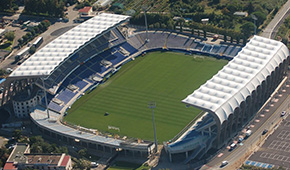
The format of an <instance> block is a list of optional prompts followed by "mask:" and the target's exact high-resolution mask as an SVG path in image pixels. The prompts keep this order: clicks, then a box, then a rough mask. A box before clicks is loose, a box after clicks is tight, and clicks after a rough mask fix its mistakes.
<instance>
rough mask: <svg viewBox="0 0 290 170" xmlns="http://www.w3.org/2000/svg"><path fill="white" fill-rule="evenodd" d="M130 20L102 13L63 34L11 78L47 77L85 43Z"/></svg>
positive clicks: (28, 60)
mask: <svg viewBox="0 0 290 170" xmlns="http://www.w3.org/2000/svg"><path fill="white" fill-rule="evenodd" d="M127 19H129V16H125V15H117V14H108V13H102V14H100V15H97V16H95V17H93V18H91V19H89V20H87V21H85V22H84V23H82V24H80V25H78V26H76V27H74V28H73V29H71V30H69V31H68V32H66V33H64V34H62V35H61V36H59V37H58V38H56V39H55V40H53V41H52V42H50V43H49V44H47V45H46V46H45V47H43V48H42V49H40V50H39V51H37V52H36V53H35V54H34V55H32V56H31V57H30V58H29V59H27V60H26V61H25V62H24V63H23V64H22V65H20V66H19V67H18V68H17V69H16V70H15V71H14V72H13V73H12V74H11V75H10V77H23V76H25V77H26V76H41V75H44V76H47V75H49V74H50V73H51V72H52V71H53V70H54V69H55V68H56V67H57V66H58V65H59V64H60V63H61V62H63V61H64V60H65V59H66V58H68V57H69V56H70V55H71V54H73V53H74V52H75V51H76V50H78V49H79V48H80V47H81V46H83V45H84V44H85V43H87V42H88V41H90V40H91V39H93V38H95V37H96V36H98V35H101V34H102V33H103V32H104V31H106V30H108V29H109V28H111V27H114V26H116V25H117V24H120V23H122V22H125V21H126V20H127Z"/></svg>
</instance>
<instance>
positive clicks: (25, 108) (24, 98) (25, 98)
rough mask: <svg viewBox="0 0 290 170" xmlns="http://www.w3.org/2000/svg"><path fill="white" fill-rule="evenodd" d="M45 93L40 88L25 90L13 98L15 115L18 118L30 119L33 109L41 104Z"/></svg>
mask: <svg viewBox="0 0 290 170" xmlns="http://www.w3.org/2000/svg"><path fill="white" fill-rule="evenodd" d="M42 97H43V92H42V91H39V88H30V87H27V88H25V89H24V90H23V91H22V92H21V93H19V94H18V95H17V96H15V97H14V98H13V101H12V103H13V110H14V114H15V116H16V117H18V118H29V114H30V112H31V108H34V107H35V106H37V105H38V104H40V102H41V98H42Z"/></svg>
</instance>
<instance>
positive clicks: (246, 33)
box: [240, 22, 255, 37]
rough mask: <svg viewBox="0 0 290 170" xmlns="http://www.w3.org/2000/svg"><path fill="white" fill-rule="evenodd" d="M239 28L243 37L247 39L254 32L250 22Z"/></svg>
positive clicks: (253, 26)
mask: <svg viewBox="0 0 290 170" xmlns="http://www.w3.org/2000/svg"><path fill="white" fill-rule="evenodd" d="M240 28H241V32H242V33H243V34H244V36H245V37H249V36H250V35H252V33H253V32H254V28H255V25H254V24H253V23H252V22H245V23H244V24H243V25H242V26H241V27H240Z"/></svg>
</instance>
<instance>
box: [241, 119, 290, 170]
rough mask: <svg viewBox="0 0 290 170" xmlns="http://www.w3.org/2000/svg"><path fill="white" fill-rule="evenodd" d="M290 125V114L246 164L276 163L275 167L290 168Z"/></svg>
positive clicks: (288, 169) (289, 169) (287, 169)
mask: <svg viewBox="0 0 290 170" xmlns="http://www.w3.org/2000/svg"><path fill="white" fill-rule="evenodd" d="M281 119H282V118H281ZM289 127H290V116H288V117H287V118H286V119H282V122H281V124H280V126H279V127H278V128H277V129H276V130H275V131H274V133H273V134H271V135H270V136H269V137H268V138H267V140H266V141H265V143H264V144H263V145H262V147H260V148H259V150H258V151H257V152H255V153H254V154H253V155H252V156H251V157H250V158H249V160H247V161H246V162H245V164H248V165H254V166H259V167H261V166H260V165H262V164H264V163H267V164H270V165H274V167H279V166H281V167H284V168H286V170H290V128H289ZM255 162H256V163H255Z"/></svg>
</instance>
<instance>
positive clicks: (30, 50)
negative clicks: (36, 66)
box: [29, 46, 36, 54]
mask: <svg viewBox="0 0 290 170" xmlns="http://www.w3.org/2000/svg"><path fill="white" fill-rule="evenodd" d="M35 51H36V48H35V47H34V46H32V47H30V49H29V54H34V53H35Z"/></svg>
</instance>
